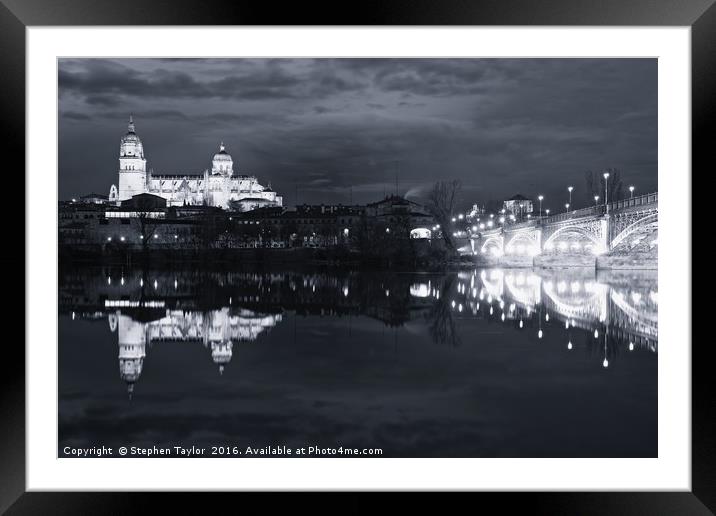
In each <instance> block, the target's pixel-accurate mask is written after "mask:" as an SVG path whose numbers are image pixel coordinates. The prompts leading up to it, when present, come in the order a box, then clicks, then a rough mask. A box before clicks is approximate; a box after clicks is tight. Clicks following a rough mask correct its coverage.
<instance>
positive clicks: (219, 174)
mask: <svg viewBox="0 0 716 516" xmlns="http://www.w3.org/2000/svg"><path fill="white" fill-rule="evenodd" d="M233 167H234V161H233V159H232V158H231V155H230V154H229V153H228V152H226V147H224V144H223V143H222V144H221V145H219V152H217V153H216V154H214V158H213V160H212V162H211V171H209V170H208V169H207V170H205V171H204V173H203V174H193V175H191V174H162V175H159V174H155V173H153V172H152V170H151V169H150V170H149V171H147V160H146V159H145V158H144V147H143V145H142V141H141V140H140V138H139V136H137V134H136V132H135V129H134V122H133V120H132V117H131V116H130V117H129V126H128V129H127V134H125V135H124V136H123V137H122V139H121V141H120V146H119V187H117V186H116V185H112V187H111V188H110V191H109V198H108V200H109V201H110V202H112V203H115V204H121V203H123V202H125V201H127V200H128V199H130V198H132V197H133V196H135V195H138V194H144V193H149V194H154V195H157V196H160V197H163V198H164V199H166V200H167V205H168V206H184V205H202V204H203V205H207V206H217V207H220V208H224V209H229V208H231V205H232V203H235V207H236V209H238V210H239V211H248V210H250V209H255V208H256V207H264V206H281V205H282V203H283V199H282V197H281V196H280V195H277V194H276V192H274V191H273V190H272V189H271V188H270V187H264V186H262V185H261V184H259V182H258V180H257V179H256V177H254V176H251V175H235V174H234V168H233Z"/></svg>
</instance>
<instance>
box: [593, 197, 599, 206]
mask: <svg viewBox="0 0 716 516" xmlns="http://www.w3.org/2000/svg"><path fill="white" fill-rule="evenodd" d="M598 202H599V196H598V195H595V196H594V206H596V205H597V203H598Z"/></svg>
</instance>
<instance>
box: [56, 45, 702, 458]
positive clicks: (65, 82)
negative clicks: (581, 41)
mask: <svg viewBox="0 0 716 516" xmlns="http://www.w3.org/2000/svg"><path fill="white" fill-rule="evenodd" d="M56 63H57V91H58V95H57V110H58V111H57V117H58V127H57V138H58V141H57V151H58V154H57V161H58V170H57V186H58V191H57V199H58V204H57V210H58V212H57V220H58V227H57V239H58V254H57V256H56V257H55V256H50V255H48V256H47V257H46V266H47V267H53V265H54V263H56V266H57V283H58V284H57V302H58V308H57V310H58V313H57V315H58V323H57V324H58V327H57V328H58V338H57V343H56V345H57V357H58V363H57V379H58V383H57V389H58V392H57V457H58V458H68V459H81V458H85V459H90V458H104V457H116V458H160V459H161V458H165V459H166V458H177V459H180V458H214V459H221V458H234V459H236V458H247V459H252V458H254V459H261V458H278V457H280V458H325V459H331V458H356V459H360V458H373V459H382V458H482V457H489V458H656V457H659V420H658V405H659V393H658V387H659V382H658V380H659V376H658V372H659V371H658V365H659V356H658V342H659V338H658V326H659V325H658V306H659V288H658V254H659V253H658V251H659V245H658V232H659V231H658V226H659V224H658V168H659V153H658V150H659V142H658V125H659V124H658V121H659V109H658V107H659V104H658V93H659V75H658V71H659V60H658V59H657V58H656V57H609V58H606V57H604V58H602V57H588V58H576V57H564V58H547V57H535V58H516V57H515V58H498V57H495V58H487V57H480V58H477V57H475V58H472V57H410V58H392V57H380V58H368V57H364V58H362V57H350V58H349V57H345V58H340V57H336V58H328V57H316V58H309V57H271V58H269V57H262V58H248V57H240V58H239V57H237V58H227V57H221V58H217V57H207V58H197V57H192V58H189V57H186V58H182V57H171V58H162V57H152V58H138V57H132V58H129V57H127V58H123V57H106V58H105V57H60V58H58V59H57V61H56ZM665 192H666V193H667V194H668V185H666V187H665ZM667 197H668V196H667ZM667 201H668V198H667V199H666V201H665V206H668V202H667ZM667 218H668V217H667ZM50 287H51V288H52V289H53V290H54V285H50ZM665 299H667V300H668V290H667V297H666V298H665ZM53 317H54V316H53ZM684 324H686V325H687V326H688V323H686V322H685V323H684ZM663 331H664V335H665V338H666V336H668V332H667V330H666V328H663ZM47 344H48V345H52V346H54V345H55V343H54V342H52V343H47ZM667 347H668V346H667ZM664 349H665V353H666V349H667V348H664ZM53 446H54V445H53ZM74 463H75V462H73V464H74ZM125 464H126V463H125Z"/></svg>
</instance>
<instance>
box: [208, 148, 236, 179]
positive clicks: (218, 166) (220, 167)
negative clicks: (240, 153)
mask: <svg viewBox="0 0 716 516" xmlns="http://www.w3.org/2000/svg"><path fill="white" fill-rule="evenodd" d="M233 167H234V160H233V159H231V154H229V153H228V152H226V147H224V142H221V145H219V152H217V153H216V154H214V158H213V159H212V161H211V173H212V174H222V175H225V176H231V175H232V174H233V173H234V168H233Z"/></svg>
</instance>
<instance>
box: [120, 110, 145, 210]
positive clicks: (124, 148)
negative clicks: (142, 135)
mask: <svg viewBox="0 0 716 516" xmlns="http://www.w3.org/2000/svg"><path fill="white" fill-rule="evenodd" d="M146 191H147V160H146V159H144V148H143V146H142V141H141V140H140V139H139V136H137V134H136V133H135V131H134V120H133V118H132V115H130V116H129V124H128V126H127V134H125V135H124V136H123V137H122V139H121V140H120V144H119V200H120V201H123V200H126V199H129V198H131V197H132V196H133V195H137V194H140V193H144V192H146Z"/></svg>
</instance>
